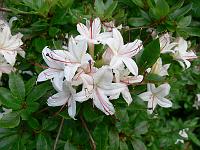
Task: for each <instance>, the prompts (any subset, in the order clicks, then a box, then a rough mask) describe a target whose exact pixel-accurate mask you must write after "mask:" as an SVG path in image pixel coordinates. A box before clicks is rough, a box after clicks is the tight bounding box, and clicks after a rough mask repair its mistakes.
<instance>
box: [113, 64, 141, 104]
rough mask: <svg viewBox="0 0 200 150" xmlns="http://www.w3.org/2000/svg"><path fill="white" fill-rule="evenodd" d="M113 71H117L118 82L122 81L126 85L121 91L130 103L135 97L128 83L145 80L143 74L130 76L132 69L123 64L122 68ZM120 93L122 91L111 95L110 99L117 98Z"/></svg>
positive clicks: (116, 78)
mask: <svg viewBox="0 0 200 150" xmlns="http://www.w3.org/2000/svg"><path fill="white" fill-rule="evenodd" d="M113 71H114V73H115V80H116V82H117V83H121V84H123V85H124V86H125V88H124V90H123V91H122V92H121V93H122V97H123V98H124V100H125V101H126V102H127V104H128V105H130V104H131V102H132V101H133V99H132V97H131V94H130V92H129V89H128V85H131V84H134V83H139V82H141V81H142V80H143V76H142V75H138V76H129V74H130V71H129V70H128V69H124V67H123V66H122V68H119V69H118V70H113ZM119 95H120V93H118V94H115V95H113V96H110V99H117V98H119Z"/></svg>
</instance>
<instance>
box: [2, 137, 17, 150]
mask: <svg viewBox="0 0 200 150" xmlns="http://www.w3.org/2000/svg"><path fill="white" fill-rule="evenodd" d="M18 138H19V135H17V134H14V135H10V136H7V137H5V138H3V139H1V140H0V149H3V148H6V149H8V147H10V146H11V145H12V144H13V143H15V142H16V141H17V140H18Z"/></svg>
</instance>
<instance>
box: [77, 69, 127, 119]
mask: <svg viewBox="0 0 200 150" xmlns="http://www.w3.org/2000/svg"><path fill="white" fill-rule="evenodd" d="M81 78H82V80H83V90H82V91H81V92H79V93H77V97H79V99H76V101H79V102H83V101H85V100H88V99H89V98H92V99H93V103H94V105H95V106H96V107H97V108H98V109H100V110H101V111H103V112H104V113H105V114H106V115H113V114H114V113H115V109H114V106H113V105H112V103H111V102H110V101H109V99H108V96H112V95H115V94H118V93H120V92H121V91H123V90H124V88H125V86H124V85H123V84H120V83H112V80H113V74H112V71H111V69H108V68H107V67H105V66H103V67H101V68H100V69H99V70H97V72H96V73H94V74H93V75H92V76H91V75H87V74H83V75H82V76H81Z"/></svg>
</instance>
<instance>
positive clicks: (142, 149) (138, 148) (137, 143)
mask: <svg viewBox="0 0 200 150" xmlns="http://www.w3.org/2000/svg"><path fill="white" fill-rule="evenodd" d="M131 144H132V146H133V148H134V150H146V149H147V148H146V146H145V145H144V143H143V142H142V141H141V140H139V139H134V140H133V141H131Z"/></svg>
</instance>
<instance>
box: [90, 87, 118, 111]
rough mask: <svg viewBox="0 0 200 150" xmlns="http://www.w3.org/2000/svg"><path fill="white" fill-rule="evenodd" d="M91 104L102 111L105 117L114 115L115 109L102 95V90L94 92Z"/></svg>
mask: <svg viewBox="0 0 200 150" xmlns="http://www.w3.org/2000/svg"><path fill="white" fill-rule="evenodd" d="M93 102H94V105H95V106H96V107H97V108H98V109H100V110H101V111H103V112H104V113H105V114H106V115H113V114H114V113H115V109H114V107H113V105H112V103H111V102H110V101H109V99H108V98H107V96H105V94H104V93H103V91H102V90H100V89H98V88H97V89H96V92H94V94H93Z"/></svg>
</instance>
